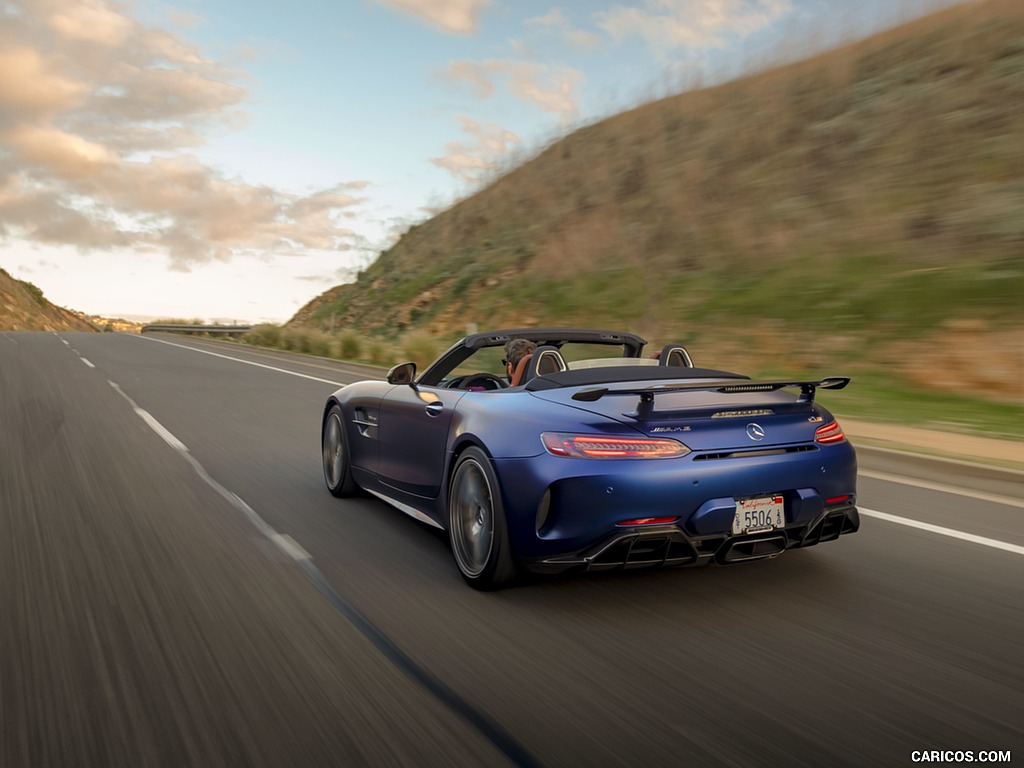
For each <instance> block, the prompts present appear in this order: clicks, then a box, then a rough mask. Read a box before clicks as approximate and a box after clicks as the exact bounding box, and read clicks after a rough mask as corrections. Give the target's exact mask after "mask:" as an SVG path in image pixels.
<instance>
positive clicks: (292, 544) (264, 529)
mask: <svg viewBox="0 0 1024 768" xmlns="http://www.w3.org/2000/svg"><path fill="white" fill-rule="evenodd" d="M107 383H108V384H109V385H110V386H112V387H113V388H114V389H115V390H116V391H117V393H118V394H119V395H121V397H123V398H124V399H125V400H127V401H128V404H129V405H130V406H131V407H132V410H134V411H135V413H137V414H138V415H139V417H140V418H141V419H142V420H143V421H145V422H146V424H148V425H149V426H150V428H151V429H152V430H153V431H154V432H156V433H157V434H158V435H160V437H162V438H163V440H164V442H166V443H167V444H168V445H170V446H171V447H172V448H174V450H176V451H178V453H180V454H181V455H182V457H183V458H184V459H185V461H187V462H188V463H189V464H191V465H192V469H194V470H195V473H196V474H197V475H199V477H200V478H201V479H202V480H203V482H205V483H206V484H207V485H209V486H210V487H211V488H213V490H215V491H216V492H217V493H218V494H220V495H221V496H223V497H224V498H225V499H226V500H227V502H228V503H229V504H231V506H233V507H234V508H235V509H237V510H238V511H239V512H241V513H242V514H243V515H245V516H246V517H247V518H248V519H249V522H250V523H252V524H253V525H254V526H255V527H256V529H257V530H258V531H259V532H260V533H262V534H263V535H264V536H266V537H267V538H268V539H270V541H271V542H272V543H273V544H274V545H275V546H277V547H278V548H279V549H281V551H282V552H284V553H285V554H286V555H288V556H289V557H290V558H292V559H293V560H309V561H312V560H313V557H312V555H310V554H309V553H308V552H307V551H306V550H305V549H303V548H302V546H301V545H300V544H299V543H298V542H297V541H295V539H293V538H292V537H291V536H289V535H288V534H286V533H283V534H282V533H278V532H277V531H275V530H274V529H273V528H271V527H270V525H269V524H268V523H267V521H266V520H264V519H263V518H262V517H260V516H259V513H258V512H256V510H254V509H253V508H252V507H250V506H249V505H248V504H246V503H245V501H244V500H243V499H242V498H241V497H240V496H239V495H238V494H237V493H232V492H231V491H229V490H228V489H227V488H225V487H224V486H223V485H221V484H220V483H218V482H217V481H216V480H214V479H213V478H212V477H210V473H209V472H207V471H206V468H205V467H203V465H202V464H200V463H199V461H198V460H197V459H196V457H195V456H193V455H192V454H191V453H189V450H188V447H187V446H186V445H185V444H184V443H183V442H181V440H179V439H178V438H176V437H175V436H174V435H173V434H171V432H170V430H168V429H167V428H166V427H165V426H164V425H163V424H161V423H160V422H159V421H157V420H156V419H154V418H153V416H152V414H150V413H149V412H148V411H146V410H145V409H143V408H140V407H139V406H138V405H137V404H136V402H135V401H134V400H132V399H131V398H130V397H128V395H127V394H126V393H125V391H124V390H123V389H121V388H120V387H119V386H117V384H116V383H115V382H113V381H111V380H110V379H107Z"/></svg>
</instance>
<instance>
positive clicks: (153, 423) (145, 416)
mask: <svg viewBox="0 0 1024 768" xmlns="http://www.w3.org/2000/svg"><path fill="white" fill-rule="evenodd" d="M107 384H109V385H110V386H112V387H113V388H114V389H115V390H116V391H117V393H118V394H119V395H120V396H121V397H123V398H124V399H125V400H127V401H128V404H129V405H130V406H131V407H132V410H134V411H135V413H137V414H138V415H139V418H141V419H142V420H143V421H144V422H146V423H147V424H148V425H149V428H150V429H152V430H153V431H154V432H156V433H157V434H158V435H160V437H162V438H163V441H164V442H165V443H167V444H168V445H169V446H171V448H173V449H174V450H176V451H178V452H180V453H188V446H186V445H185V444H184V443H183V442H181V440H179V439H178V438H176V437H175V436H174V435H173V434H171V431H170V430H169V429H167V427H165V426H164V425H163V424H161V423H160V422H159V421H157V420H156V419H155V418H153V414H151V413H150V412H149V411H147V410H146V409H145V408H140V407H139V406H138V404H137V403H136V402H135V401H134V400H132V399H131V398H130V397H128V395H127V394H125V391H124V390H123V389H121V388H120V387H119V386H117V384H115V383H114V382H113V381H111V380H110V379H107Z"/></svg>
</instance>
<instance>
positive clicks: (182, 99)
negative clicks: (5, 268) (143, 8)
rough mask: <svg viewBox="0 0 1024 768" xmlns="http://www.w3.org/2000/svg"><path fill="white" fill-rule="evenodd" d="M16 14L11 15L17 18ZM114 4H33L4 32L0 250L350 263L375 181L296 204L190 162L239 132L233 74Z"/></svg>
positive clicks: (297, 199)
mask: <svg viewBox="0 0 1024 768" xmlns="http://www.w3.org/2000/svg"><path fill="white" fill-rule="evenodd" d="M12 7H13V8H14V11H11V10H10V9H11V8H12ZM120 8H121V6H119V5H115V4H114V3H113V2H107V0H35V1H34V2H33V3H31V4H25V5H23V6H20V5H14V6H10V5H8V6H7V7H5V8H4V11H3V13H4V15H3V20H4V24H3V26H2V27H0V242H2V241H3V240H5V239H7V240H15V239H18V240H26V241H31V242H38V243H47V244H67V245H73V246H77V247H78V248H80V249H114V248H132V249H135V250H137V251H156V252H164V253H166V254H168V256H169V258H170V264H171V266H172V267H173V268H175V269H180V270H188V269H189V268H190V267H191V266H192V265H194V264H200V263H203V262H207V261H209V260H211V259H224V260H226V259H229V258H231V257H232V256H233V255H236V254H264V255H268V254H270V255H272V254H279V253H292V252H295V251H297V250H300V249H329V250H346V249H349V248H352V247H354V243H355V242H356V240H357V238H356V235H355V233H353V232H352V230H350V229H348V228H346V227H343V226H341V225H340V224H339V223H338V222H339V219H341V218H342V217H343V215H344V213H345V212H346V211H348V210H351V209H352V208H353V207H354V206H358V205H359V204H360V203H361V202H362V199H361V198H360V197H359V196H358V193H359V191H360V190H362V189H364V188H365V187H366V186H367V182H365V181H358V182H348V183H344V184H338V185H335V186H332V187H330V188H326V189H321V190H315V191H313V192H310V193H307V194H293V193H290V192H286V191H283V190H278V189H273V188H271V187H268V186H260V185H253V184H249V183H246V182H244V181H242V180H237V179H229V178H225V177H224V176H223V175H222V174H220V173H217V172H216V171H214V170H212V169H211V168H209V167H208V166H205V165H203V164H202V163H201V162H199V161H198V160H197V159H196V158H195V156H194V155H193V154H191V150H192V149H193V148H195V147H198V146H201V145H202V144H203V143H204V140H203V135H204V133H205V131H207V130H208V129H209V128H211V127H212V126H214V125H217V124H220V125H226V126H227V127H229V128H230V127H232V126H234V125H236V124H237V123H238V120H239V117H240V105H241V104H242V103H243V101H244V99H245V98H246V96H247V94H246V91H245V89H244V88H243V87H242V86H241V85H239V84H238V81H239V80H241V79H242V76H241V75H240V74H239V73H235V72H232V71H230V70H228V69H226V68H225V67H224V66H222V65H221V64H219V63H218V62H215V61H211V60H209V59H207V58H205V57H204V56H202V55H201V53H200V51H199V50H198V49H197V48H196V47H195V46H193V45H191V44H190V43H188V42H186V41H185V40H183V39H181V38H179V37H177V36H175V35H173V34H171V33H170V32H167V31H164V30H160V29H151V28H148V27H145V26H143V25H142V24H140V23H139V22H138V21H136V20H135V19H132V18H130V17H128V16H125V15H123V14H122V13H120V12H119V10H118V9H120Z"/></svg>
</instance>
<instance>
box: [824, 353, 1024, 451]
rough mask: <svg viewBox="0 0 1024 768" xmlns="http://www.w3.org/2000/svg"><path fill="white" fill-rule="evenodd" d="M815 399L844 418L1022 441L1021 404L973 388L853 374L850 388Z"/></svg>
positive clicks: (1023, 424) (1022, 420)
mask: <svg viewBox="0 0 1024 768" xmlns="http://www.w3.org/2000/svg"><path fill="white" fill-rule="evenodd" d="M816 399H817V400H818V401H819V402H821V403H822V405H824V406H825V407H826V408H828V409H829V410H830V411H832V412H833V413H834V414H836V416H837V417H840V418H841V417H843V416H847V417H849V418H851V419H860V420H862V421H870V422H875V423H892V424H906V425H909V426H916V427H923V428H926V429H935V430H938V431H942V432H962V433H965V434H972V435H979V436H982V437H992V438H999V439H1003V440H1024V407H1022V406H1015V405H1011V404H1008V403H996V402H992V401H990V400H983V399H981V398H975V397H971V396H970V395H969V393H965V394H953V393H944V392H926V391H921V390H914V389H909V388H907V387H906V386H905V385H903V384H901V383H900V382H898V381H894V380H893V379H891V378H890V377H888V376H886V375H885V374H884V373H878V372H870V371H869V372H862V373H857V374H853V375H852V381H851V383H850V385H849V387H847V388H846V389H844V390H841V391H837V392H829V391H822V392H819V393H818V395H817V397H816ZM936 448H937V449H938V446H936Z"/></svg>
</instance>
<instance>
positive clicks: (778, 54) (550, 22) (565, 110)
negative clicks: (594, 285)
mask: <svg viewBox="0 0 1024 768" xmlns="http://www.w3.org/2000/svg"><path fill="white" fill-rule="evenodd" d="M940 4H946V5H948V4H950V3H942V2H941V0H936V1H929V0H918V1H916V2H915V1H914V0H907V1H906V2H901V3H892V2H889V1H888V0H886V1H884V2H882V1H880V0H856V2H849V0H633V1H632V2H630V1H629V0H619V1H618V2H616V1H614V0H613V1H611V2H602V1H597V0H564V1H563V2H552V0H293V1H292V2H287V3H286V2H269V1H264V0H247V1H246V2H242V1H241V0H181V2H173V3H170V2H168V3H164V2H152V1H150V0H139V1H138V2H134V3H115V2H109V1H108V0H24V1H22V0H13V1H12V0H0V267H3V268H5V269H6V270H7V271H8V272H10V273H11V274H12V275H14V276H15V277H18V278H20V279H23V280H29V281H31V282H33V283H35V284H36V285H37V286H39V287H40V288H41V289H42V290H43V292H44V293H45V294H46V296H47V297H48V298H49V299H50V300H51V301H54V302H55V303H57V304H60V305H63V306H67V307H71V308H74V309H78V310H82V311H85V312H89V313H94V314H102V315H107V316H149V317H186V318H193V317H196V318H204V319H235V320H244V321H250V322H259V321H266V320H272V321H284V320H287V319H288V318H290V317H291V316H292V314H294V312H295V311H296V310H297V309H298V308H299V307H300V306H302V305H303V304H305V303H306V302H307V301H309V300H310V299H312V298H313V297H314V296H316V295H318V294H320V293H321V292H323V291H324V290H326V289H327V288H329V287H331V286H332V285H336V284H338V283H340V282H345V281H347V280H350V279H352V277H353V276H354V274H355V272H356V271H358V269H359V268H360V267H362V266H365V265H366V264H367V263H369V262H370V261H371V260H372V259H373V258H374V257H375V256H376V255H377V254H378V253H379V252H380V251H381V250H382V249H384V248H386V247H387V246H388V245H389V244H390V243H391V242H393V240H394V238H395V237H396V236H397V235H398V234H400V233H401V232H402V231H403V230H404V229H405V228H407V227H408V226H409V225H410V224H412V223H415V222H417V221H421V220H423V219H426V218H428V217H429V216H430V215H431V213H432V212H434V211H436V210H439V209H441V208H443V207H445V206H447V205H450V204H451V203H453V202H454V201H456V200H457V199H458V198H459V197H460V196H463V195H465V194H467V193H469V192H471V191H473V190H474V189H476V188H478V186H479V185H480V184H481V183H485V182H486V181H487V180H488V179H491V178H494V176H495V175H496V174H497V173H500V172H501V171H502V170H505V169H508V168H509V167H512V166H514V165H515V164H516V163H517V162H519V161H521V160H522V159H524V158H526V157H529V156H530V155H531V154H533V153H535V152H536V151H537V150H539V149H541V148H542V147H543V146H544V145H545V144H546V143H548V142H550V141H551V140H553V139H555V138H557V137H559V136H562V135H564V134H565V133H567V132H568V131H570V130H572V129H573V128H574V127H578V126H580V125H584V124H586V123H588V122H593V121H594V120H596V119H599V118H600V117H602V116H606V115H609V114H612V113H614V112H618V111H621V110H622V109H624V108H628V107H630V106H634V105H636V104H638V103H641V102H644V101H648V100H650V99H652V98H656V97H658V96H662V95H666V94H668V93H671V92H675V91H678V90H680V89H681V88H683V87H692V86H694V85H697V84H701V83H709V82H717V81H720V80H722V79H726V78H728V77H731V76H735V75H736V74H738V73H740V72H743V71H746V70H751V69H755V68H758V67H761V66H763V65H765V64H768V63H772V62H775V61H779V60H781V59H782V58H785V57H787V56H789V57H791V58H792V57H800V56H801V55H806V54H808V53H811V52H813V50H814V49H815V48H820V47H823V46H827V45H831V44H835V43H837V42H840V41H844V40H849V39H851V38H854V37H856V36H859V35H862V34H864V33H866V32H868V31H871V30H873V29H877V28H879V27H882V26H886V25H889V24H891V23H893V22H895V21H898V20H902V19H907V18H911V17H913V16H916V15H919V14H920V13H922V12H924V11H926V10H929V9H933V8H937V7H939V5H940Z"/></svg>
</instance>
